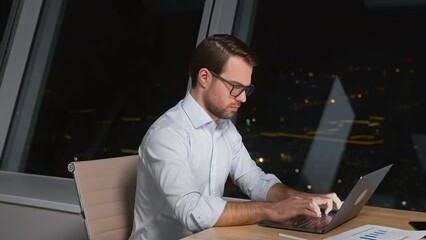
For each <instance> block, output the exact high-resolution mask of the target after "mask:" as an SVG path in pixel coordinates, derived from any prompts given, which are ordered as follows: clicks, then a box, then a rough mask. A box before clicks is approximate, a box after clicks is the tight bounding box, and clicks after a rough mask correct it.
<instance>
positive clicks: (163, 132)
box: [141, 128, 226, 232]
mask: <svg viewBox="0 0 426 240" xmlns="http://www.w3.org/2000/svg"><path fill="white" fill-rule="evenodd" d="M185 138H186V136H185V135H184V134H182V133H177V132H176V131H174V130H173V129H170V128H162V129H158V130H155V132H154V133H153V134H150V136H149V137H148V138H147V139H146V143H145V145H144V146H145V147H144V149H141V150H142V156H143V157H142V159H143V164H144V165H145V166H146V168H147V169H148V171H149V172H150V174H151V175H152V177H153V179H154V182H155V183H156V184H157V187H158V188H159V189H160V191H162V192H163V194H164V196H165V197H166V199H167V201H168V203H169V204H170V206H171V207H172V209H173V211H174V213H175V214H176V216H177V218H178V220H179V221H180V222H181V223H182V224H183V225H184V226H185V227H186V228H187V229H188V230H189V231H191V232H198V231H201V230H204V229H207V228H209V227H212V226H213V225H214V224H215V223H216V222H217V220H218V219H219V217H220V215H221V214H222V212H223V210H224V208H225V204H226V202H225V200H223V199H222V198H220V197H212V196H205V195H202V193H201V192H200V191H199V189H198V188H197V185H196V180H195V178H194V175H193V174H192V172H191V170H190V166H189V164H188V161H187V159H188V155H189V146H188V140H187V139H185Z"/></svg>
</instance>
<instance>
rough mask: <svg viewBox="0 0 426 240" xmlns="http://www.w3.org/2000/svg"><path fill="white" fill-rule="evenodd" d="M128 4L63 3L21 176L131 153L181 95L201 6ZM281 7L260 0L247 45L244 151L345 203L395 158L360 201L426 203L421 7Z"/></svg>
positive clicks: (231, 190) (241, 115) (425, 16)
mask: <svg viewBox="0 0 426 240" xmlns="http://www.w3.org/2000/svg"><path fill="white" fill-rule="evenodd" d="M124 2H126V4H124V3H121V2H119V1H104V2H103V8H104V9H103V10H102V11H99V9H98V7H99V5H97V4H94V3H93V4H92V3H83V2H77V1H75V2H73V1H69V2H68V3H67V4H68V6H67V9H66V11H65V15H64V19H63V23H62V28H61V31H60V34H59V36H58V41H57V45H56V49H55V52H54V56H53V57H52V59H53V60H52V66H51V69H50V71H49V73H48V75H49V76H48V77H47V82H46V85H45V89H44V91H43V92H42V94H41V95H42V100H41V103H40V109H39V112H38V115H37V119H34V120H33V121H34V131H33V133H32V134H33V135H32V139H31V142H30V143H28V147H27V151H28V154H26V156H28V160H27V161H26V165H25V172H27V173H33V174H42V175H50V176H59V177H68V178H71V177H72V176H71V174H70V173H69V172H68V171H67V169H66V166H67V164H68V163H69V162H71V161H81V160H90V159H99V158H106V157H115V156H122V155H131V154H137V148H138V146H139V144H140V143H141V141H142V138H143V136H144V133H145V131H146V130H147V129H148V127H149V126H150V125H151V124H152V123H153V122H154V121H155V120H156V119H157V118H158V117H159V116H160V115H161V114H162V113H163V112H165V111H166V110H167V109H169V108H171V107H173V106H174V105H175V104H176V103H177V102H178V101H179V100H180V99H182V98H183V97H184V95H185V93H186V90H187V82H188V75H187V65H188V61H189V57H190V54H191V52H192V50H193V48H194V47H195V44H196V39H197V34H198V30H199V25H200V20H201V15H202V10H203V5H202V4H193V5H190V6H187V7H186V8H185V6H184V7H181V8H179V10H178V11H171V10H170V9H167V10H159V8H157V7H158V6H155V4H151V5H149V4H143V3H140V4H133V5H132V4H131V3H130V2H128V1H124ZM283 2H286V1H258V3H257V6H256V7H257V9H256V14H255V17H254V18H253V19H252V20H253V28H252V29H251V31H252V32H251V34H250V37H249V39H247V40H246V41H247V43H248V44H249V45H250V46H251V47H252V48H253V49H254V50H255V51H256V52H257V53H258V55H259V58H260V63H261V64H260V65H259V66H258V67H256V68H255V69H254V72H253V77H252V83H253V84H254V85H255V86H256V89H255V91H254V92H253V94H252V95H250V97H248V99H247V102H246V103H244V104H243V105H242V107H241V108H240V110H239V112H238V115H237V117H236V118H235V119H234V120H235V125H236V126H237V129H238V130H239V131H240V133H241V135H242V137H243V142H244V143H245V145H246V148H247V149H248V151H249V152H250V154H251V156H252V158H253V159H254V160H255V161H256V163H257V164H258V166H260V167H261V168H262V169H264V170H265V172H270V173H274V174H276V175H277V177H278V178H280V179H281V180H282V181H283V182H284V183H285V184H288V185H289V186H292V187H294V188H297V189H301V190H304V191H310V192H323V191H335V192H336V193H337V194H338V195H339V196H340V197H342V198H343V199H344V198H345V197H346V195H347V194H348V193H349V191H350V189H351V188H352V187H353V186H354V184H355V183H356V181H357V180H358V179H359V177H361V176H362V175H364V174H367V173H369V172H371V171H373V170H376V169H378V168H381V167H384V166H386V165H388V164H394V165H393V167H392V168H391V170H390V172H389V173H388V175H387V176H386V177H385V178H384V180H383V182H382V183H381V184H380V185H379V187H378V189H377V190H376V194H374V195H373V196H372V198H371V199H370V201H369V203H368V204H369V205H373V206H381V207H387V208H399V209H407V210H417V211H426V188H425V187H424V185H426V179H425V178H426V127H425V125H424V124H425V122H426V117H425V114H424V112H425V110H426V98H425V94H424V91H425V90H426V81H425V80H426V72H425V69H426V51H425V50H426V46H425V44H426V33H425V32H424V29H425V25H426V7H425V6H416V7H413V6H374V7H371V6H369V5H368V3H367V2H368V1H356V0H353V1H348V2H345V3H344V4H343V3H339V2H338V1H336V2H335V1H326V2H321V3H319V2H316V3H311V2H309V1H298V3H283ZM308 4H310V5H309V7H306V5H308ZM82 6H84V7H82ZM94 15H96V16H94ZM89 17H90V19H93V20H91V22H88V21H86V20H84V19H89ZM246 20H247V19H246ZM236 21H244V19H236ZM183 26H185V27H183ZM235 26H237V24H236V25H235ZM234 31H236V29H234ZM76 49H78V50H76ZM225 195H227V196H233V197H245V196H244V195H243V194H242V193H241V192H240V191H239V190H238V188H236V187H235V186H233V185H232V184H231V183H229V184H228V185H227V188H226V190H225Z"/></svg>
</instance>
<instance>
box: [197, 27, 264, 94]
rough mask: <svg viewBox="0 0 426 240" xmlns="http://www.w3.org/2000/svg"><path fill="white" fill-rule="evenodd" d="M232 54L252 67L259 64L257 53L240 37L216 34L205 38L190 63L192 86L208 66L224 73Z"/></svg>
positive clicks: (214, 70) (212, 69)
mask: <svg viewBox="0 0 426 240" xmlns="http://www.w3.org/2000/svg"><path fill="white" fill-rule="evenodd" d="M230 56H237V57H241V58H242V59H243V60H244V61H245V62H246V63H247V64H249V65H251V66H252V67H255V66H257V64H258V59H257V55H256V54H255V53H254V52H253V51H252V50H251V49H250V48H249V47H248V46H247V45H246V44H245V43H244V42H243V41H241V40H240V39H238V38H236V37H234V36H231V35H228V34H216V35H212V36H209V37H207V38H206V39H204V40H203V41H202V42H201V43H200V44H199V45H198V46H197V47H196V48H195V51H194V53H193V55H192V58H191V61H190V63H189V75H190V76H191V78H192V87H195V86H196V84H197V76H198V72H199V71H200V69H201V68H207V69H209V70H211V71H213V72H216V73H219V74H220V73H222V70H223V66H224V65H225V63H226V61H228V59H229V57H230Z"/></svg>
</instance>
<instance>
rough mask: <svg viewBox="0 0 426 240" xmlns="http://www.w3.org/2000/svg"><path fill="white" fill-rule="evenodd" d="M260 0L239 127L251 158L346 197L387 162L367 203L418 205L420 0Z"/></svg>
mask: <svg viewBox="0 0 426 240" xmlns="http://www.w3.org/2000/svg"><path fill="white" fill-rule="evenodd" d="M257 2H258V3H257V11H256V15H255V18H254V25H253V31H252V32H251V38H249V39H247V42H249V43H250V44H251V46H252V48H254V49H255V50H256V52H257V53H258V54H259V56H260V60H261V65H260V66H259V67H257V69H255V71H254V75H253V81H252V82H253V83H254V84H255V85H256V91H255V92H254V93H253V94H252V95H251V96H250V97H249V99H248V101H247V102H246V103H245V104H244V105H243V107H242V108H241V110H240V111H239V116H238V119H237V122H236V125H237V128H238V129H239V130H240V132H241V133H242V135H243V141H244V142H245V144H246V147H247V149H248V150H249V151H251V155H252V157H253V158H254V159H255V160H256V161H257V163H258V165H259V166H261V167H262V168H263V169H264V170H265V171H267V172H272V173H275V174H276V175H277V176H278V177H279V178H280V179H281V180H282V181H283V182H285V183H286V184H288V185H290V186H293V187H295V188H298V189H301V190H304V191H311V192H328V191H335V192H337V193H338V194H339V195H340V196H341V197H342V198H344V197H345V196H346V195H347V194H348V192H349V190H350V189H351V188H352V186H353V185H354V184H355V182H356V181H357V180H358V178H359V177H360V176H362V175H363V174H365V173H368V172H370V171H372V170H375V169H378V168H380V167H383V166H385V165H387V164H390V163H393V164H394V166H393V168H392V169H391V171H390V172H389V174H388V175H387V176H386V178H385V179H384V180H383V182H382V183H381V185H380V186H379V188H378V189H377V191H376V194H375V195H374V196H373V197H372V198H371V199H370V202H369V204H371V205H376V206H383V207H392V208H401V209H410V210H420V211H425V210H426V205H425V203H426V188H424V185H425V184H426V182H425V179H426V178H425V177H426V128H425V125H424V122H426V119H425V115H424V114H423V113H424V112H425V110H426V98H425V97H424V93H423V92H424V89H426V83H425V81H424V78H425V73H426V72H425V69H426V65H425V64H426V62H425V59H426V51H425V50H426V48H425V42H426V32H425V31H424V29H425V26H426V6H424V5H410V6H408V5H404V1H401V4H400V5H396V6H380V5H377V4H375V5H372V4H369V1H364V2H363V1H356V0H353V1H344V2H341V1H320V2H312V1H294V2H289V1H257ZM407 3H408V2H407ZM238 21H248V20H247V19H243V20H242V19H239V20H238ZM236 30H238V29H234V31H236ZM229 191H230V192H231V194H234V195H236V196H238V195H239V192H238V191H237V190H236V189H229Z"/></svg>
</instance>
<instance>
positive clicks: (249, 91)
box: [209, 70, 255, 97]
mask: <svg viewBox="0 0 426 240" xmlns="http://www.w3.org/2000/svg"><path fill="white" fill-rule="evenodd" d="M209 72H210V73H211V74H212V75H213V77H215V78H217V79H219V80H221V81H223V82H225V83H227V84H228V85H229V86H231V87H232V88H231V91H229V95H231V96H233V97H238V96H240V95H241V93H243V92H245V93H246V97H248V96H250V94H252V93H253V91H254V88H255V87H254V85H253V84H250V85H248V86H244V85H242V84H233V83H232V82H230V81H229V80H226V79H225V78H223V77H222V76H220V75H219V74H217V73H215V72H213V71H211V70H209ZM236 87H237V88H236ZM234 89H241V91H240V92H239V93H238V94H232V91H234Z"/></svg>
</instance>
